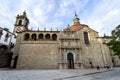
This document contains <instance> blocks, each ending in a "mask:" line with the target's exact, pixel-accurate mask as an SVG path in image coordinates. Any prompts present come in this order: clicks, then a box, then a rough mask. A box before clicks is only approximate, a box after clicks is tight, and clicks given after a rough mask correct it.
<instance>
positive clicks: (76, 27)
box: [71, 23, 84, 31]
mask: <svg viewBox="0 0 120 80" xmlns="http://www.w3.org/2000/svg"><path fill="white" fill-rule="evenodd" d="M83 27H84V25H82V24H80V23H77V24H73V25H72V26H71V29H72V30H74V31H77V30H80V29H82V28H83Z"/></svg>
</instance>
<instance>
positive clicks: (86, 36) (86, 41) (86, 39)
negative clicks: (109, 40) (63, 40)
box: [83, 32, 89, 44]
mask: <svg viewBox="0 0 120 80" xmlns="http://www.w3.org/2000/svg"><path fill="white" fill-rule="evenodd" d="M83 34H84V41H85V44H89V38H88V33H87V32H84V33H83Z"/></svg>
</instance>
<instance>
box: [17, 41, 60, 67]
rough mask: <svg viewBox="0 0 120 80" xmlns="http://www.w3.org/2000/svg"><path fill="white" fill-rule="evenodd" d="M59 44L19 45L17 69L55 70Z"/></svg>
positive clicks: (55, 42)
mask: <svg viewBox="0 0 120 80" xmlns="http://www.w3.org/2000/svg"><path fill="white" fill-rule="evenodd" d="M58 46H59V42H57V41H54V42H51V43H50V42H49V41H48V43H46V44H45V43H44V44H37V43H31V44H29V43H28V44H27V43H24V44H21V45H20V52H19V57H18V65H17V68H25V69H30V68H31V69H43V68H44V69H53V68H54V69H55V68H58Z"/></svg>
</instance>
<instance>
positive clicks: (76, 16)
mask: <svg viewBox="0 0 120 80" xmlns="http://www.w3.org/2000/svg"><path fill="white" fill-rule="evenodd" d="M75 18H78V16H77V14H76V11H75V16H74V19H75Z"/></svg>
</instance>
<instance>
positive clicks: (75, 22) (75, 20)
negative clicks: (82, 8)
mask: <svg viewBox="0 0 120 80" xmlns="http://www.w3.org/2000/svg"><path fill="white" fill-rule="evenodd" d="M73 21H74V24H78V23H80V22H79V18H78V16H77V13H76V11H75V16H74V19H73Z"/></svg>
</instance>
